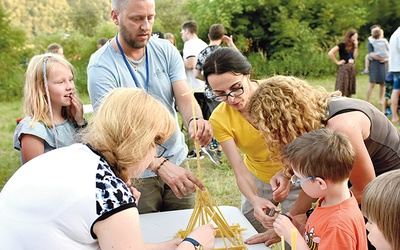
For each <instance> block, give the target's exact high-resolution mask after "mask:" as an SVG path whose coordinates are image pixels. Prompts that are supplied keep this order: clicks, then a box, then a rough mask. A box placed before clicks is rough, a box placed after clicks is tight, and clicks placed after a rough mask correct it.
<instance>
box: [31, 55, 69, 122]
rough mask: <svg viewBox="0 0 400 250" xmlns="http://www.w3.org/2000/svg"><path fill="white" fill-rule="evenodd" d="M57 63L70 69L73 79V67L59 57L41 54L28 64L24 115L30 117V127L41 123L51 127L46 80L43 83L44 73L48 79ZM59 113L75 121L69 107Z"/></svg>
mask: <svg viewBox="0 0 400 250" xmlns="http://www.w3.org/2000/svg"><path fill="white" fill-rule="evenodd" d="M57 63H59V64H62V65H64V66H65V67H67V68H68V69H70V70H71V72H72V75H73V77H74V78H75V69H74V67H73V66H72V64H71V63H69V62H68V61H67V60H66V59H65V58H64V57H62V56H60V55H57V54H52V53H47V54H41V55H37V56H34V57H33V58H32V59H31V60H30V62H29V65H28V69H27V70H26V74H25V76H26V80H25V87H24V113H25V115H27V116H31V117H32V123H31V126H34V125H35V124H36V122H41V123H43V124H44V125H46V126H47V127H50V128H51V127H52V120H51V116H50V109H51V107H50V103H49V102H48V99H49V98H47V94H46V86H45V82H47V79H46V81H45V78H44V72H46V78H48V75H49V72H51V70H52V69H53V67H54V65H55V64H57ZM44 66H46V69H44ZM61 112H62V115H63V117H64V118H66V119H69V120H70V121H72V122H74V121H75V119H74V117H73V115H72V113H71V106H68V107H63V108H62V111H61Z"/></svg>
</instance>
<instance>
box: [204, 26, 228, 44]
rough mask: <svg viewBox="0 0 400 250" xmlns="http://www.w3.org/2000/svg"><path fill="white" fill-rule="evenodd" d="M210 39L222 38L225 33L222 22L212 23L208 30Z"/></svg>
mask: <svg viewBox="0 0 400 250" xmlns="http://www.w3.org/2000/svg"><path fill="white" fill-rule="evenodd" d="M208 34H209V35H210V39H211V41H216V40H219V39H222V37H224V35H225V28H224V26H223V25H222V24H218V23H217V24H213V25H211V27H210V30H209V31H208Z"/></svg>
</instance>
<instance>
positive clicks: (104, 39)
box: [97, 37, 108, 49]
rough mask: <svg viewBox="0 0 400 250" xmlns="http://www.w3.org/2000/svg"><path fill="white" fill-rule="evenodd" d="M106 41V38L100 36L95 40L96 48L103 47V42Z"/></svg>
mask: <svg viewBox="0 0 400 250" xmlns="http://www.w3.org/2000/svg"><path fill="white" fill-rule="evenodd" d="M106 42H108V38H105V37H102V38H100V39H99V40H98V41H97V48H98V49H100V48H101V47H103V45H104V44H106Z"/></svg>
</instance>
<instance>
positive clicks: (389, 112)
mask: <svg viewBox="0 0 400 250" xmlns="http://www.w3.org/2000/svg"><path fill="white" fill-rule="evenodd" d="M385 115H386V116H392V110H390V107H387V108H386V112H385Z"/></svg>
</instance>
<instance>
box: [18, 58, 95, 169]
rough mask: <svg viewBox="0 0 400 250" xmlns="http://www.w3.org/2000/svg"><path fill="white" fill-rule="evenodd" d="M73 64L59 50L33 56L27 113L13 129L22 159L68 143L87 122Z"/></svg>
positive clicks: (28, 75)
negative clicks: (77, 91) (76, 85)
mask: <svg viewBox="0 0 400 250" xmlns="http://www.w3.org/2000/svg"><path fill="white" fill-rule="evenodd" d="M74 78H75V71H74V68H73V66H72V65H71V64H70V63H69V62H68V61H67V60H66V59H65V58H64V57H62V56H60V55H57V54H54V53H53V54H51V53H48V54H42V55H37V56H34V57H33V58H32V59H31V60H30V62H29V65H28V69H27V71H26V80H25V87H24V113H25V118H24V119H22V120H21V121H20V122H19V123H18V125H17V127H16V129H15V132H14V148H15V149H17V150H19V151H20V153H21V162H22V163H26V162H28V161H30V160H31V159H33V158H35V157H37V156H38V155H41V154H43V153H46V152H48V151H50V150H53V149H56V148H59V147H65V146H69V145H71V144H73V143H75V142H76V141H77V140H78V138H77V135H76V132H77V129H79V128H82V127H84V126H86V124H87V123H86V120H85V119H84V117H83V104H82V102H81V100H80V99H79V97H78V95H77V93H76V90H75V84H74Z"/></svg>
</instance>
